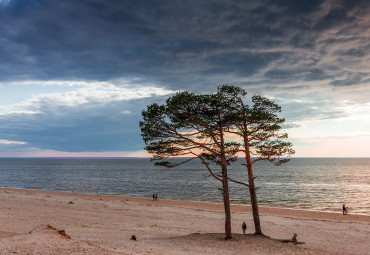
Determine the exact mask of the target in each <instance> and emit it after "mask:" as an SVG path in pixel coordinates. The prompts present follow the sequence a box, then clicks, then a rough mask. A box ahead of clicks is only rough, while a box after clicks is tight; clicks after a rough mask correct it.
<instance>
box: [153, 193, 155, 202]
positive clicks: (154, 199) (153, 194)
mask: <svg viewBox="0 0 370 255" xmlns="http://www.w3.org/2000/svg"><path fill="white" fill-rule="evenodd" d="M154 200H155V194H154V193H153V201H154Z"/></svg>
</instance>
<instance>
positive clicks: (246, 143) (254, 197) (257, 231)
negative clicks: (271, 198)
mask: <svg viewBox="0 0 370 255" xmlns="http://www.w3.org/2000/svg"><path fill="white" fill-rule="evenodd" d="M244 128H245V130H247V124H246V123H244ZM244 146H245V149H246V151H245V160H246V162H247V165H246V167H247V171H248V183H249V194H250V197H251V205H252V212H253V221H254V230H255V232H254V234H255V235H263V233H262V229H261V222H260V214H259V211H258V202H257V192H256V188H255V187H254V177H253V168H252V161H251V155H250V151H249V139H248V136H247V135H245V136H244Z"/></svg>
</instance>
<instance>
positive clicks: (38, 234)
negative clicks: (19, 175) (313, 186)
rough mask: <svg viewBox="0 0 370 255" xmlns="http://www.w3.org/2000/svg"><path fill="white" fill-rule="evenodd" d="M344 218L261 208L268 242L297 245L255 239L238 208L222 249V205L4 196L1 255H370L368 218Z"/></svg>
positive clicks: (7, 192)
mask: <svg viewBox="0 0 370 255" xmlns="http://www.w3.org/2000/svg"><path fill="white" fill-rule="evenodd" d="M340 210H341V208H340V207H339V208H338V213H322V212H310V211H303V210H288V209H275V208H260V215H261V222H262V230H263V232H264V234H265V235H267V236H270V237H272V238H291V237H292V236H293V234H294V233H297V235H298V236H297V239H298V241H302V242H305V244H299V245H294V244H292V243H281V242H278V241H275V240H272V239H271V238H268V237H261V236H254V235H252V233H253V231H254V227H253V218H252V214H251V209H250V206H247V205H233V206H232V231H233V238H232V239H231V240H228V241H225V240H224V239H223V237H224V234H223V232H224V212H223V205H222V204H214V203H201V202H188V201H166V200H160V197H159V200H158V201H152V200H151V199H143V198H125V197H117V196H101V195H99V196H97V195H84V194H74V193H73V194H71V193H62V192H51V191H35V190H16V189H0V226H1V229H0V254H1V255H3V254H238V255H239V254H370V216H362V215H345V216H343V215H342V214H341V211H340ZM243 221H246V223H247V225H248V228H247V234H246V235H243V234H242V231H241V224H242V222H243ZM48 225H49V226H48ZM59 230H64V231H65V234H66V235H64V233H63V231H59ZM132 235H135V236H136V238H137V240H136V241H134V240H130V239H131V236H132Z"/></svg>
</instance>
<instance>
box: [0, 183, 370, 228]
mask: <svg viewBox="0 0 370 255" xmlns="http://www.w3.org/2000/svg"><path fill="white" fill-rule="evenodd" d="M2 190H5V191H6V190H8V191H21V192H35V193H38V192H41V193H51V194H60V195H65V196H69V195H70V196H81V197H83V196H88V197H90V198H97V197H105V198H107V199H118V200H124V199H131V200H140V201H152V199H151V198H146V197H130V196H122V195H112V194H104V193H99V194H98V195H96V194H93V193H75V192H72V191H71V192H69V191H56V190H41V189H25V188H7V187H6V188H4V187H0V191H2ZM159 201H165V202H168V203H170V204H173V205H177V204H179V203H183V204H204V205H207V204H208V205H210V206H215V205H218V206H221V207H222V206H223V203H222V202H208V201H197V200H173V199H160V200H158V201H156V202H159ZM230 205H231V206H232V207H233V208H234V209H235V210H236V211H237V212H240V211H241V210H242V209H241V208H244V209H246V210H247V211H248V212H251V205H250V204H236V203H235V204H233V203H231V204H230ZM258 208H259V211H260V213H261V212H262V213H265V212H266V213H278V214H279V215H283V214H284V212H285V213H287V214H289V215H290V214H292V212H291V211H294V212H297V213H298V214H300V215H302V213H304V214H306V213H310V214H312V215H315V216H316V217H317V216H319V215H320V214H322V217H324V216H325V215H330V216H334V217H335V215H339V218H338V217H336V218H337V219H340V216H342V217H343V216H344V217H346V218H351V219H354V218H355V219H357V218H358V219H361V218H363V219H365V221H366V219H367V220H368V221H369V222H370V215H367V214H356V213H349V214H347V215H343V214H342V212H341V209H342V208H338V212H331V211H330V212H329V211H318V210H310V209H301V208H286V207H273V206H265V205H260V204H259V205H258ZM222 209H223V207H222ZM324 218H327V217H324Z"/></svg>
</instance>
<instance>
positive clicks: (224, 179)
mask: <svg viewBox="0 0 370 255" xmlns="http://www.w3.org/2000/svg"><path fill="white" fill-rule="evenodd" d="M223 156H225V155H223ZM221 158H222V156H221ZM221 168H222V195H223V199H224V208H225V235H226V236H225V239H231V238H232V235H231V212H230V199H229V184H228V179H227V166H226V160H222V159H221Z"/></svg>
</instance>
